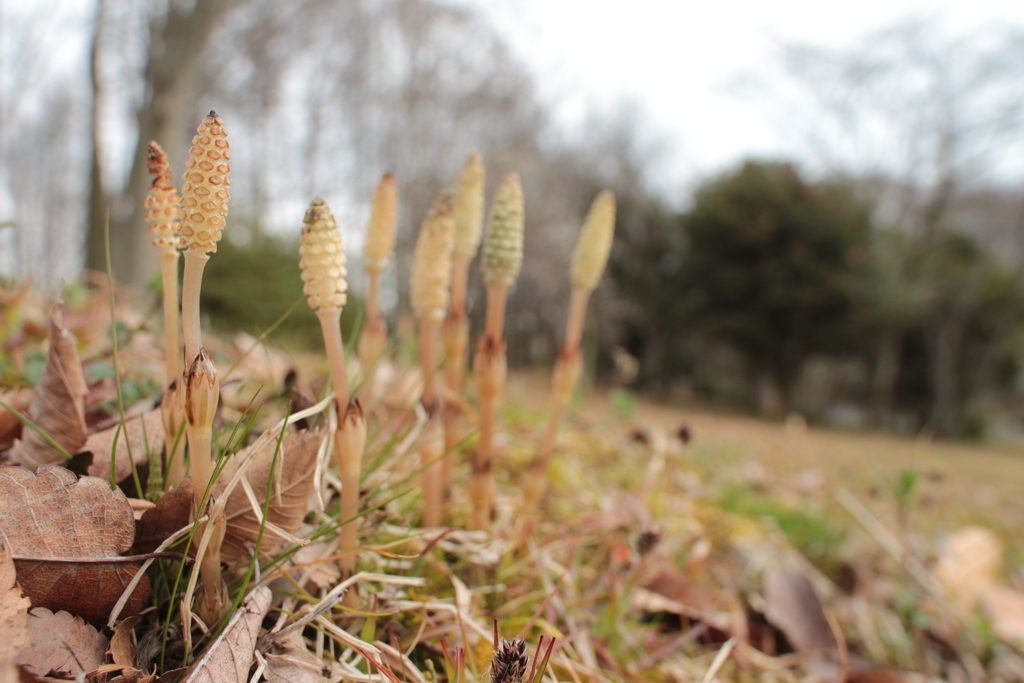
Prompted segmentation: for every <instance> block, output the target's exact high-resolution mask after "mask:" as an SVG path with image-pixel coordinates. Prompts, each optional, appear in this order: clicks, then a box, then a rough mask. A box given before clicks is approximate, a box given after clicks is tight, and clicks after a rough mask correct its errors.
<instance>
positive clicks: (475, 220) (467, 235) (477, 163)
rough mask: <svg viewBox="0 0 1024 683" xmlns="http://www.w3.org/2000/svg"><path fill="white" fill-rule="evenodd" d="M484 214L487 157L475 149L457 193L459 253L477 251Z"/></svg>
mask: <svg viewBox="0 0 1024 683" xmlns="http://www.w3.org/2000/svg"><path fill="white" fill-rule="evenodd" d="M483 218H484V160H483V157H481V156H480V154H479V153H477V152H473V153H472V154H470V155H469V158H468V159H466V163H465V164H464V165H463V167H462V171H460V172H459V180H458V187H457V188H456V193H455V253H456V254H463V255H465V256H468V257H469V258H470V259H472V258H473V256H475V255H476V250H477V249H478V248H479V247H480V233H481V227H482V225H483Z"/></svg>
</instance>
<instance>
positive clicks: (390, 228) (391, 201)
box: [363, 173, 398, 273]
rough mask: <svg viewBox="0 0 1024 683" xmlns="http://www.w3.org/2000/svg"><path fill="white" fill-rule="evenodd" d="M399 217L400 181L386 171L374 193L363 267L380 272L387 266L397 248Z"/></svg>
mask: <svg viewBox="0 0 1024 683" xmlns="http://www.w3.org/2000/svg"><path fill="white" fill-rule="evenodd" d="M397 219H398V183H396V182H395V177H394V176H393V175H391V174H390V173H385V174H384V176H383V177H382V178H381V179H380V184H379V185H377V192H376V193H374V195H373V208H372V209H371V210H370V222H369V223H368V224H367V225H366V241H365V242H364V243H363V268H365V269H366V271H367V272H370V273H380V272H383V271H384V269H385V268H387V265H388V261H390V260H391V253H392V252H393V251H394V250H395V223H396V222H397Z"/></svg>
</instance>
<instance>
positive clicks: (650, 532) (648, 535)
mask: <svg viewBox="0 0 1024 683" xmlns="http://www.w3.org/2000/svg"><path fill="white" fill-rule="evenodd" d="M659 543H661V529H659V528H658V527H656V526H649V527H647V528H645V529H644V530H643V531H641V532H640V535H639V536H638V537H637V539H636V551H637V553H639V554H640V557H643V556H644V555H646V554H647V553H649V552H651V551H652V550H654V549H655V548H656V547H657V546H658V544H659Z"/></svg>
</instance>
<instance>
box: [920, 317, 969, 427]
mask: <svg viewBox="0 0 1024 683" xmlns="http://www.w3.org/2000/svg"><path fill="white" fill-rule="evenodd" d="M965 327H966V320H965V319H964V318H963V317H962V316H958V315H951V316H949V317H948V318H945V319H943V320H940V321H938V323H937V324H936V325H934V326H933V327H932V334H931V337H932V343H931V348H932V353H931V355H932V357H931V358H930V359H929V361H930V362H929V363H928V365H929V373H930V375H931V384H932V408H931V414H930V416H929V422H930V423H931V426H932V428H933V429H934V430H935V432H936V433H937V434H943V435H947V436H949V435H956V434H959V433H960V431H961V427H962V424H961V418H962V415H961V403H962V401H961V398H960V394H961V392H960V354H961V351H962V347H963V340H964V332H965Z"/></svg>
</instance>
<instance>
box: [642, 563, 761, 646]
mask: <svg viewBox="0 0 1024 683" xmlns="http://www.w3.org/2000/svg"><path fill="white" fill-rule="evenodd" d="M633 607H635V608H636V609H639V610H642V611H645V612H667V613H669V614H677V615H679V616H681V617H685V618H687V619H694V620H699V621H702V622H704V623H706V624H707V625H708V626H711V627H713V628H716V629H718V630H720V631H723V632H725V633H730V634H732V633H733V632H735V631H738V630H740V629H741V628H742V625H740V624H736V623H735V620H734V619H733V617H732V614H731V609H730V605H729V604H728V601H727V599H726V598H725V596H724V595H723V594H722V593H721V592H720V591H716V590H714V589H713V588H712V587H710V586H708V585H706V584H703V583H699V582H697V581H694V580H692V579H691V578H690V577H688V576H687V575H686V574H685V573H684V572H681V571H679V570H677V569H674V568H672V567H667V566H666V567H663V568H661V569H659V570H658V571H657V572H655V573H654V574H653V575H652V576H651V578H650V579H647V580H645V581H644V582H643V588H640V589H638V590H637V591H636V593H635V594H634V597H633Z"/></svg>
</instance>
